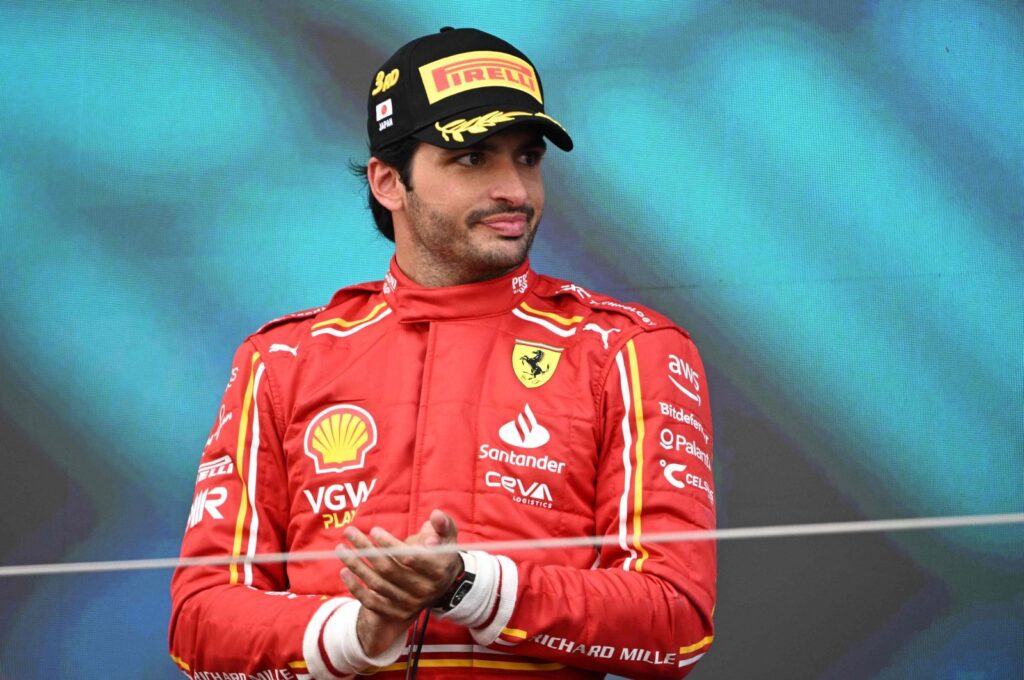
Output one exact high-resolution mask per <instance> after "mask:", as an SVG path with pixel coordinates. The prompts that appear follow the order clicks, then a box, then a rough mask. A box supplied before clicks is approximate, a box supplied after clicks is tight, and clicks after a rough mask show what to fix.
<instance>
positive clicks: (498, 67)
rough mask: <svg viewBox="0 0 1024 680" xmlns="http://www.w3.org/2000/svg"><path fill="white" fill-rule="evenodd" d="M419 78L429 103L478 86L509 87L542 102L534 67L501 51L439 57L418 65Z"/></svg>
mask: <svg viewBox="0 0 1024 680" xmlns="http://www.w3.org/2000/svg"><path fill="white" fill-rule="evenodd" d="M420 77H421V78H423V89H425V90H426V91H427V100H428V101H429V102H430V103H431V104H435V103H437V102H439V101H441V100H442V99H444V98H445V97H451V96H452V95H456V94H459V93H460V92H466V91H467V90H472V89H475V88H478V87H510V88H512V89H514V90H519V91H521V92H525V93H526V94H528V95H530V96H531V97H533V98H534V99H536V100H537V101H538V102H539V103H541V104H543V103H544V98H543V96H542V95H541V93H540V84H538V82H537V73H536V72H535V71H534V70H533V67H532V66H530V65H529V64H528V63H526V62H525V61H523V60H522V59H520V58H519V57H514V56H512V55H511V54H506V53H504V52H488V51H477V52H463V53H462V54H455V55H452V56H450V57H445V58H444V59H438V60H437V61H432V62H430V63H429V64H427V65H425V66H420Z"/></svg>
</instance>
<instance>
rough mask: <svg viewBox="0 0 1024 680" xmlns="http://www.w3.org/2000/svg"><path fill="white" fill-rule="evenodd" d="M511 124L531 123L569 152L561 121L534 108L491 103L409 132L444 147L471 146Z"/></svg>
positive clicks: (555, 143)
mask: <svg viewBox="0 0 1024 680" xmlns="http://www.w3.org/2000/svg"><path fill="white" fill-rule="evenodd" d="M513 125H534V126H536V127H537V128H538V129H539V130H540V132H541V134H543V135H544V136H545V137H547V138H548V139H550V140H551V143H552V144H554V145H555V146H557V147H558V148H559V149H561V150H562V151H572V138H571V137H570V136H569V133H568V132H566V131H565V128H564V127H562V124H561V123H559V122H558V121H557V120H555V119H554V118H552V117H551V116H549V115H547V114H546V113H541V112H536V111H522V110H518V111H517V110H512V109H510V110H501V109H496V108H495V107H494V106H486V107H482V108H478V109H471V110H469V111H463V112H461V113H459V114H457V115H455V116H452V117H451V118H449V119H447V120H443V121H438V122H437V123H434V124H433V125H429V126H427V127H425V128H422V129H420V130H417V131H416V132H414V133H412V136H413V137H415V138H416V139H418V140H420V141H422V142H427V143H428V144H433V145H434V146H439V147H441V148H443V149H462V148H465V147H467V146H473V145H474V144H476V143H478V142H480V141H481V140H484V139H487V138H488V137H490V136H491V135H493V134H496V133H498V132H501V131H502V130H505V129H507V128H510V127H512V126H513Z"/></svg>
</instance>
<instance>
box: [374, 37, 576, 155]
mask: <svg viewBox="0 0 1024 680" xmlns="http://www.w3.org/2000/svg"><path fill="white" fill-rule="evenodd" d="M523 123H529V124H531V125H536V126H538V128H539V129H540V130H541V132H542V133H543V134H544V136H545V137H547V138H548V139H550V140H551V142H552V143H554V144H555V146H557V147H558V148H560V149H562V150H563V151H570V150H571V149H572V139H571V138H570V137H569V133H568V132H566V131H565V128H564V127H562V124H561V123H559V122H558V121H557V120H555V119H554V118H552V117H551V116H549V115H547V114H546V113H545V112H544V88H543V87H542V86H541V82H540V76H539V75H538V74H537V71H536V69H535V68H534V67H533V63H532V62H531V61H530V60H529V59H528V58H527V57H526V55H525V54H523V53H522V52H520V51H519V50H517V49H516V48H515V47H513V46H512V45H510V44H509V43H507V42H505V41H504V40H502V39H501V38H498V37H496V36H493V35H491V34H490V33H484V32H483V31H478V30H476V29H475V28H451V27H445V28H442V29H441V30H440V31H439V32H437V33H431V34H430V35H425V36H423V37H420V38H417V39H415V40H413V41H412V42H410V43H406V44H405V45H403V46H402V47H401V48H399V50H398V51H397V52H395V53H394V54H393V55H391V58H390V59H388V60H387V61H386V62H384V65H383V66H381V67H380V70H378V71H377V74H376V76H374V79H373V82H372V83H371V84H370V97H369V106H368V116H367V120H366V129H367V132H368V134H369V136H370V151H371V153H372V152H374V151H378V150H379V149H382V148H384V147H386V146H388V145H389V144H394V143H395V142H398V141H401V140H402V139H405V138H406V137H415V138H416V139H419V140H421V141H424V142H427V143H429V144H434V145H435V146H440V147H443V148H446V149H459V148H462V147H466V146H471V145H472V144H476V143H477V142H479V141H480V140H482V139H485V138H487V137H489V136H490V135H493V134H494V133H496V132H498V131H500V130H503V129H505V128H507V127H509V126H511V125H521V124H523Z"/></svg>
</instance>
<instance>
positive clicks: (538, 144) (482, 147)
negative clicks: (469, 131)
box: [448, 135, 548, 153]
mask: <svg viewBox="0 0 1024 680" xmlns="http://www.w3.org/2000/svg"><path fill="white" fill-rule="evenodd" d="M494 149H495V144H494V143H493V142H491V141H490V140H489V139H482V140H480V141H479V142H477V143H476V144H471V145H470V146H464V147H462V148H461V149H449V150H448V151H450V152H452V153H459V152H461V153H465V152H466V151H493V150H494ZM527 149H538V150H540V151H542V152H543V151H547V150H548V145H547V142H545V141H544V138H543V137H542V136H540V135H537V138H536V139H530V140H527V141H525V142H524V143H522V144H520V145H519V148H518V149H517V150H518V151H524V150H527Z"/></svg>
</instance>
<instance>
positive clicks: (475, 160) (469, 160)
mask: <svg viewBox="0 0 1024 680" xmlns="http://www.w3.org/2000/svg"><path fill="white" fill-rule="evenodd" d="M483 160H484V155H483V154H482V153H467V154H464V155H462V156H459V157H458V158H457V159H456V162H458V163H460V164H461V165H480V163H482V162H483Z"/></svg>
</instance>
